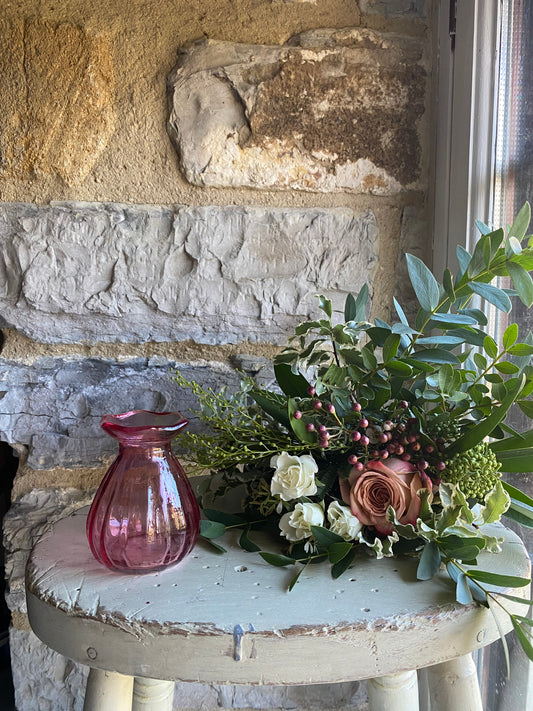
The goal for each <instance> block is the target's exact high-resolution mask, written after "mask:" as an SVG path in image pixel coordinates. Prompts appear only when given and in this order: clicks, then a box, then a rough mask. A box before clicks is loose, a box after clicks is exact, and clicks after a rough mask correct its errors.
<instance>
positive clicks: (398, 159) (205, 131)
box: [168, 28, 426, 195]
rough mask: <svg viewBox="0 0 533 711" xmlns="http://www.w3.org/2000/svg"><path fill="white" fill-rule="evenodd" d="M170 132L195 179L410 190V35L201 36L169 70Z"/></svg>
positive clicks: (414, 87)
mask: <svg viewBox="0 0 533 711" xmlns="http://www.w3.org/2000/svg"><path fill="white" fill-rule="evenodd" d="M168 84H169V93H170V99H171V107H172V108H171V114H170V119H169V127H170V133H171V136H172V137H173V140H174V142H175V145H176V147H177V150H178V153H179V156H180V161H181V167H182V170H183V172H184V174H185V176H186V178H187V179H188V180H189V181H190V182H191V183H194V184H196V185H203V186H207V185H214V186H250V187H255V188H276V189H290V190H292V189H297V190H314V191H322V192H330V191H336V190H343V191H351V192H355V193H372V194H376V195H392V194H396V193H398V192H400V191H402V190H404V189H406V188H420V187H421V181H422V179H421V175H420V157H421V144H420V135H419V128H420V126H419V124H420V120H421V117H422V115H423V113H424V101H425V91H426V75H425V70H424V68H423V59H422V45H421V43H420V42H419V40H416V39H413V38H402V37H399V36H397V35H391V34H379V33H377V32H374V31H372V30H368V29H358V28H354V29H351V28H348V29H342V30H326V29H323V30H314V31H310V32H305V33H303V34H301V35H298V36H296V37H293V38H292V39H291V40H289V42H288V43H287V44H285V45H282V46H266V45H246V44H234V43H231V42H218V41H213V40H204V41H200V42H197V43H195V44H193V45H191V46H189V47H185V48H183V49H182V50H181V51H180V53H179V57H178V63H177V66H176V67H175V69H174V70H173V71H172V73H171V74H170V76H169V80H168Z"/></svg>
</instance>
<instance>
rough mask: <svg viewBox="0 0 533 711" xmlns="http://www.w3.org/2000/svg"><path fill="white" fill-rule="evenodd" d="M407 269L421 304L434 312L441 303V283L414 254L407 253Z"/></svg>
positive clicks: (426, 309)
mask: <svg viewBox="0 0 533 711" xmlns="http://www.w3.org/2000/svg"><path fill="white" fill-rule="evenodd" d="M406 259H407V270H408V272H409V278H410V280H411V284H412V286H413V289H414V292H415V294H416V297H417V299H418V301H419V303H420V306H421V307H422V308H423V309H424V310H425V311H429V312H432V311H434V310H435V309H436V308H437V306H438V305H439V296H440V293H439V285H438V282H437V280H436V279H435V277H434V276H433V274H432V273H431V270H430V269H428V267H427V266H426V265H425V264H424V262H423V261H422V260H421V259H419V258H418V257H415V256H414V255H412V254H407V255H406Z"/></svg>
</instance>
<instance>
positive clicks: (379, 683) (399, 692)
mask: <svg viewBox="0 0 533 711" xmlns="http://www.w3.org/2000/svg"><path fill="white" fill-rule="evenodd" d="M367 690H368V700H369V701H370V711H418V709H419V706H418V678H417V674H416V671H408V672H402V673H401V674H391V675H390V676H379V677H376V678H375V679H369V681H368V686H367ZM460 708H462V707H460V706H458V707H457V708H456V709H455V711H458V709H460Z"/></svg>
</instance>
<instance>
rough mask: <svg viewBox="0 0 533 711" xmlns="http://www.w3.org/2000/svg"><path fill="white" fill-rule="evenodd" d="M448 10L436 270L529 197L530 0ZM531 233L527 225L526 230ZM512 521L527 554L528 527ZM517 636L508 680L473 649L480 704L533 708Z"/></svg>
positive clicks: (516, 417) (499, 656) (486, 0)
mask: <svg viewBox="0 0 533 711" xmlns="http://www.w3.org/2000/svg"><path fill="white" fill-rule="evenodd" d="M454 8H455V9H456V12H457V25H456V28H452V29H453V30H456V34H455V35H454V37H452V40H451V42H450V39H449V37H447V34H448V30H449V28H448V17H447V14H448V12H449V11H450V7H449V3H448V2H446V0H442V2H441V4H440V20H439V23H440V24H439V43H440V47H439V49H440V52H439V71H440V79H439V116H438V122H439V126H438V145H437V171H436V197H435V203H436V204H435V250H434V260H435V262H436V265H437V270H438V268H440V265H441V263H444V264H446V263H448V264H450V265H451V266H453V253H454V251H455V245H456V244H457V243H460V244H462V245H463V246H470V247H471V246H472V245H471V242H472V240H473V239H474V232H473V231H472V229H471V226H472V223H473V220H474V219H475V218H480V219H481V220H482V221H483V222H485V223H486V224H488V225H490V226H494V227H500V226H505V225H507V224H510V223H511V222H512V221H513V217H514V216H515V215H516V214H517V213H518V211H519V209H520V208H521V206H522V205H523V204H524V202H525V201H526V200H528V201H529V202H530V203H533V55H532V50H533V2H531V0H456V2H454V0H452V3H451V9H452V10H453V9H454ZM452 34H453V32H452ZM447 42H448V44H449V47H448V46H447V45H446V43H447ZM465 74H467V75H468V77H467V79H466V80H465ZM470 79H471V82H470V83H468V82H469V80H470ZM443 196H444V197H443ZM443 225H444V227H443ZM532 232H533V227H532V226H531V225H530V228H529V230H528V234H531V233H532ZM469 243H470V244H469ZM434 266H435V265H434ZM498 313H501V312H498ZM489 316H491V317H492V319H493V320H494V332H495V336H496V337H497V336H498V334H499V335H500V337H501V334H502V333H503V331H504V329H505V327H506V325H507V324H506V323H505V318H501V317H498V318H496V317H495V316H494V314H489ZM512 319H513V321H516V323H517V324H518V326H519V329H520V335H521V338H522V339H523V338H525V336H526V334H527V333H528V331H533V309H527V308H526V307H525V306H523V305H522V304H521V303H520V302H519V301H518V300H516V304H515V305H514V306H513V316H512ZM516 410H517V411H515V412H513V413H512V414H511V417H510V418H509V421H508V424H509V425H510V426H512V427H513V428H515V429H516V430H517V431H519V432H523V431H525V430H526V429H529V428H531V423H530V421H529V420H528V419H527V418H526V417H525V416H524V415H523V414H522V413H521V412H520V410H519V409H518V408H516ZM531 468H532V470H533V461H532V463H531ZM506 476H507V477H509V478H510V481H511V482H512V481H513V479H512V478H513V476H515V477H520V480H519V482H518V479H515V481H516V482H517V485H519V487H520V488H521V489H522V490H523V491H525V492H526V493H528V494H529V495H530V496H533V474H525V475H524V474H516V475H513V474H510V475H506ZM506 525H508V524H506ZM516 528H517V530H518V533H519V535H520V536H521V537H522V539H523V540H524V542H525V544H526V546H527V548H528V550H529V552H530V555H531V554H532V553H533V531H532V529H527V528H524V527H520V526H517V527H516ZM513 644H514V642H513V641H511V642H510V647H511V678H510V679H507V678H506V665H505V660H504V655H503V651H502V645H501V643H500V642H496V643H494V644H493V645H491V646H490V647H487V648H486V649H485V650H484V651H483V652H482V653H480V654H479V659H478V671H479V674H480V681H481V687H482V692H483V696H484V704H485V709H486V711H524V710H525V709H533V664H532V663H530V662H528V660H527V659H526V658H525V655H524V654H523V653H521V652H519V651H518V649H513Z"/></svg>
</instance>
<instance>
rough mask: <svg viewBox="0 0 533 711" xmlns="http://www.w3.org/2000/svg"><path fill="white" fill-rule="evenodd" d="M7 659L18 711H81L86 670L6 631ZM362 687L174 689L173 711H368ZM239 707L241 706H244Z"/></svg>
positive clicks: (29, 634)
mask: <svg viewBox="0 0 533 711" xmlns="http://www.w3.org/2000/svg"><path fill="white" fill-rule="evenodd" d="M10 646H11V657H12V664H13V681H14V685H15V702H16V704H17V709H18V711H82V708H83V696H84V693H85V685H86V682H87V674H88V667H86V666H83V665H81V664H77V663H76V662H73V661H71V660H70V659H66V658H65V657H63V656H61V655H60V654H57V652H54V651H52V650H51V649H49V648H48V647H46V646H45V645H44V644H43V643H42V642H41V641H40V640H39V639H38V638H37V637H36V636H35V635H34V634H33V633H32V632H26V631H22V630H16V629H11V632H10ZM364 688H365V684H364V683H363V684H361V685H359V684H357V682H355V683H345V684H334V685H327V684H321V685H320V686H318V685H312V686H304V687H298V688H296V687H295V688H287V687H276V686H274V687H266V686H263V687H259V686H255V687H234V686H216V685H209V684H190V683H179V682H178V683H177V684H176V687H175V692H174V704H173V708H174V711H217V710H218V709H222V708H239V709H242V711H246V710H248V711H251V710H252V709H264V710H265V711H266V710H267V709H268V710H269V711H282V710H283V711H285V709H294V710H295V711H298V710H301V711H304V710H306V709H316V708H320V709H322V711H333V709H335V711H367V709H368V704H367V698H366V693H365V691H364ZM242 702H246V703H247V705H246V706H244V705H243V703H242Z"/></svg>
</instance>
